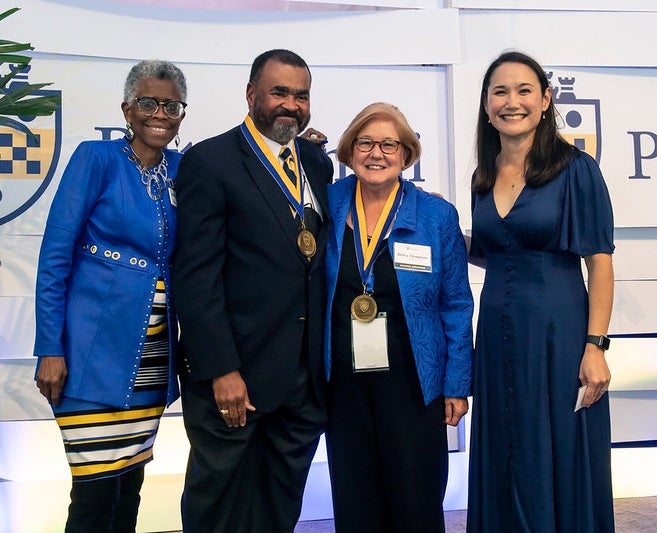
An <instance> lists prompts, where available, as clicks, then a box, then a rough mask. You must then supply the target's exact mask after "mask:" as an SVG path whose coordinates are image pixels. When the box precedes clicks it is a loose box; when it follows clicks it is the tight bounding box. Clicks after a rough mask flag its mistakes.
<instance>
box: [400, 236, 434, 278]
mask: <svg viewBox="0 0 657 533" xmlns="http://www.w3.org/2000/svg"><path fill="white" fill-rule="evenodd" d="M393 253H394V256H395V257H394V263H395V268H396V269H398V270H412V271H414V272H431V246H425V245H423V244H408V243H405V242H396V243H394V247H393Z"/></svg>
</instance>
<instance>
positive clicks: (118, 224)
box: [34, 139, 181, 408]
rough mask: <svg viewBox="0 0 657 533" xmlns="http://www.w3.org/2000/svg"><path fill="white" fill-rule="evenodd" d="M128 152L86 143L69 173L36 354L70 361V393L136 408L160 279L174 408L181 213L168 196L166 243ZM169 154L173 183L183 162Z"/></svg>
mask: <svg viewBox="0 0 657 533" xmlns="http://www.w3.org/2000/svg"><path fill="white" fill-rule="evenodd" d="M125 146H127V143H126V141H125V140H124V139H120V140H116V141H87V142H83V143H82V144H80V146H78V148H77V149H76V150H75V152H74V153H73V155H72V156H71V159H70V161H69V163H68V165H67V167H66V170H65V171H64V175H63V177H62V180H61V183H60V185H59V188H58V190H57V193H56V194H55V198H54V200H53V203H52V207H51V209H50V213H49V215H48V221H47V223H46V229H45V232H44V236H43V242H42V244H41V253H40V255H39V268H38V274H37V287H36V341H35V348H34V354H35V355H37V356H64V357H65V359H66V364H67V367H68V378H67V380H66V384H65V387H64V395H66V396H69V397H71V398H77V399H81V400H87V401H92V402H98V403H103V404H106V405H111V406H113V407H123V408H127V407H129V406H130V403H131V397H132V390H133V387H134V378H135V375H134V374H133V371H134V370H136V368H137V367H138V365H139V360H140V358H141V351H142V348H143V343H144V339H145V336H146V328H147V326H148V318H149V315H150V311H151V306H152V302H153V296H154V291H155V284H156V282H157V279H158V277H159V276H162V277H163V278H164V282H165V285H166V287H167V302H168V315H169V346H170V353H169V388H168V393H167V400H168V403H171V402H173V401H174V400H175V399H176V398H177V397H178V395H179V392H178V384H177V380H176V372H175V368H176V365H175V361H174V354H175V349H176V345H177V339H178V329H177V322H176V320H175V315H174V311H173V308H172V307H171V295H170V292H169V287H170V284H171V283H170V272H169V256H170V254H171V251H172V250H173V244H174V238H175V227H176V209H175V208H174V207H173V206H172V205H171V203H170V200H169V195H168V193H167V192H166V191H165V192H163V196H162V202H161V205H162V208H163V211H164V213H165V215H166V221H167V231H166V238H165V239H163V235H162V232H161V226H160V224H159V223H158V217H159V214H158V210H157V208H156V202H154V201H153V200H151V199H150V198H149V197H148V195H147V193H146V190H145V187H144V185H143V184H142V183H141V180H140V176H139V174H138V172H137V170H136V167H135V163H133V162H132V161H129V160H128V157H127V154H126V153H125V152H124V151H123V148H124V147H125ZM165 156H166V159H167V162H168V176H169V177H170V178H173V177H175V175H176V171H177V169H178V163H179V161H180V157H181V155H180V154H179V153H177V152H173V151H169V150H166V151H165ZM135 365H136V366H135Z"/></svg>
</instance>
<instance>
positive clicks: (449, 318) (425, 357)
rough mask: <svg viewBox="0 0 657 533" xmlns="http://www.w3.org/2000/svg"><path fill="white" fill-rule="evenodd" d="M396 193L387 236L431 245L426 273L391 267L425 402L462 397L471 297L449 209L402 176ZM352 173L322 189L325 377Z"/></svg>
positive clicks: (468, 368) (467, 387) (467, 378)
mask: <svg viewBox="0 0 657 533" xmlns="http://www.w3.org/2000/svg"><path fill="white" fill-rule="evenodd" d="M402 183H403V194H404V196H403V198H402V203H401V206H400V207H399V211H398V213H397V217H396V219H395V222H394V225H393V228H392V231H391V233H390V236H389V238H388V248H389V250H390V256H391V257H394V251H393V247H394V243H396V242H399V243H408V244H420V245H424V246H430V247H431V272H430V273H428V272H413V271H408V270H401V269H396V270H395V273H396V274H397V282H398V283H399V291H400V293H401V299H402V305H403V306H404V316H405V318H406V324H407V326H408V332H409V336H410V339H411V347H412V349H413V356H414V358H415V366H416V368H417V373H418V376H419V378H420V386H421V387H422V393H423V396H424V402H425V404H427V405H428V404H429V403H430V402H432V401H433V400H434V399H435V398H436V397H438V396H439V395H440V394H444V395H445V396H448V397H456V398H461V397H466V396H469V395H470V393H471V382H472V311H473V307H474V305H473V300H472V293H471V292H470V285H469V283H468V270H467V268H468V267H467V265H468V262H467V254H466V248H465V242H464V240H463V235H462V233H461V229H460V228H459V223H458V214H457V212H456V209H455V208H454V206H452V205H451V204H450V203H448V202H446V201H445V200H443V199H442V198H438V197H437V196H433V195H431V194H428V193H426V192H423V191H419V190H418V189H416V187H415V186H414V185H413V184H412V183H411V182H409V181H403V182H402ZM355 190H356V176H354V175H353V174H352V175H350V176H347V177H346V178H343V179H341V180H339V181H338V182H336V183H334V184H333V185H330V186H329V191H328V193H329V210H330V213H331V219H332V222H333V227H332V230H331V234H330V235H329V239H328V242H327V246H326V278H327V286H328V304H327V311H326V331H325V350H324V354H325V365H326V377H327V379H330V377H331V310H332V304H333V296H334V295H335V288H336V285H337V281H338V270H339V267H340V254H341V253H342V240H343V236H344V228H345V224H346V221H347V215H348V213H349V209H350V207H351V203H352V199H353V196H354V193H355Z"/></svg>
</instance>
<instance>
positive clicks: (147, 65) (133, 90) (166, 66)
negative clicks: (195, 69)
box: [123, 59, 187, 102]
mask: <svg viewBox="0 0 657 533" xmlns="http://www.w3.org/2000/svg"><path fill="white" fill-rule="evenodd" d="M145 78H156V79H158V80H171V81H172V82H173V83H175V84H176V87H177V88H178V91H180V98H181V99H182V101H183V102H186V101H187V82H186V81H185V75H184V74H183V73H182V70H180V69H179V68H178V67H177V66H176V65H174V64H173V63H171V62H169V61H162V60H160V59H146V60H144V61H140V62H139V63H137V64H136V65H135V66H134V67H132V68H131V69H130V72H129V73H128V77H127V78H126V80H125V86H124V88H123V101H124V102H132V101H133V100H134V99H135V97H136V96H137V85H139V82H140V81H142V80H143V79H145Z"/></svg>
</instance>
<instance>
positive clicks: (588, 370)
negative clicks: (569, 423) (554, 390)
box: [579, 343, 611, 407]
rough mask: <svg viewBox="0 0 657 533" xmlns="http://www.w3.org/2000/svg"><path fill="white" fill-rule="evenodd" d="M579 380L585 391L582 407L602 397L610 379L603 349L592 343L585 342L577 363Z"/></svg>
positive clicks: (588, 405)
mask: <svg viewBox="0 0 657 533" xmlns="http://www.w3.org/2000/svg"><path fill="white" fill-rule="evenodd" d="M579 380H580V381H581V382H582V385H586V393H585V394H584V399H583V400H582V405H583V406H584V407H590V406H591V405H593V404H594V403H595V402H597V401H598V400H599V399H600V398H602V396H603V395H604V393H605V392H607V389H608V388H609V382H610V381H611V372H610V371H609V367H608V366H607V360H606V359H605V352H604V350H602V349H601V348H598V347H597V346H595V345H594V344H590V343H587V344H586V349H585V350H584V356H583V357H582V362H581V363H580V365H579Z"/></svg>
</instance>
